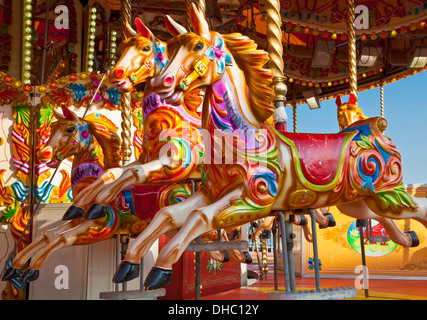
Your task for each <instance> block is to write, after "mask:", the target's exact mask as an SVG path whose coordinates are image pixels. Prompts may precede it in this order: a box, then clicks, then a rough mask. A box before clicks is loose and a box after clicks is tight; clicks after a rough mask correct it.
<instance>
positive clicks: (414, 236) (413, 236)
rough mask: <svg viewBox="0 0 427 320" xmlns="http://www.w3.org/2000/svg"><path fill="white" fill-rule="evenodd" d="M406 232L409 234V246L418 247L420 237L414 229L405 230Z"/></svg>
mask: <svg viewBox="0 0 427 320" xmlns="http://www.w3.org/2000/svg"><path fill="white" fill-rule="evenodd" d="M405 232H406V233H409V235H410V236H411V240H412V243H411V247H418V246H419V245H420V239H418V236H417V234H416V233H415V232H414V231H405Z"/></svg>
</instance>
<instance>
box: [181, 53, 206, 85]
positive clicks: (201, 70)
mask: <svg viewBox="0 0 427 320" xmlns="http://www.w3.org/2000/svg"><path fill="white" fill-rule="evenodd" d="M209 61H210V60H209V59H208V58H207V57H206V56H205V55H204V56H203V57H202V58H201V59H199V60H198V61H197V62H196V63H195V64H194V68H193V69H194V70H193V72H191V73H190V74H189V75H188V76H187V77H186V78H184V79H182V80H181V82H180V86H181V88H182V90H184V91H186V90H187V89H188V87H189V86H190V84H191V83H192V82H193V81H194V80H196V79H197V78H199V77H203V76H204V75H205V74H206V73H207V72H208V64H209Z"/></svg>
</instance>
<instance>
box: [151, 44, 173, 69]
mask: <svg viewBox="0 0 427 320" xmlns="http://www.w3.org/2000/svg"><path fill="white" fill-rule="evenodd" d="M153 51H154V63H155V64H156V65H158V66H159V67H160V68H161V69H164V68H165V67H166V65H167V64H168V63H169V60H168V59H167V58H166V54H165V46H164V44H163V43H161V42H158V43H156V44H154V46H153Z"/></svg>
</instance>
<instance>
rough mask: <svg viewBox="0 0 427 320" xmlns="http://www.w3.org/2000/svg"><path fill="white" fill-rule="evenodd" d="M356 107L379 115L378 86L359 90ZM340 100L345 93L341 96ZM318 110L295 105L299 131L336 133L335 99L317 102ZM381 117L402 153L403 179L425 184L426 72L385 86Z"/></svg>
mask: <svg viewBox="0 0 427 320" xmlns="http://www.w3.org/2000/svg"><path fill="white" fill-rule="evenodd" d="M358 98H359V107H361V108H362V109H363V111H364V113H365V115H367V116H368V117H377V116H380V88H375V89H371V90H367V91H363V92H359V94H358ZM342 101H343V102H347V101H348V96H344V97H342ZM320 106H321V108H320V109H315V110H310V108H309V107H308V105H306V104H301V105H299V106H298V114H297V120H298V132H312V133H315V132H318V133H332V132H338V121H337V106H336V104H335V100H334V99H331V100H327V101H321V102H320ZM286 111H287V114H288V129H289V131H292V128H293V116H292V107H287V108H286ZM384 117H385V118H386V119H387V122H388V128H387V130H386V131H385V134H386V136H388V137H389V138H391V139H392V140H393V141H394V143H395V144H396V145H397V148H398V149H399V151H400V153H401V154H402V162H403V182H404V183H405V184H415V183H427V72H426V71H424V72H421V73H418V74H415V75H413V76H410V77H407V78H406V79H403V80H400V81H396V82H394V83H390V84H387V85H385V86H384Z"/></svg>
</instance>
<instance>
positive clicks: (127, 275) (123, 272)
mask: <svg viewBox="0 0 427 320" xmlns="http://www.w3.org/2000/svg"><path fill="white" fill-rule="evenodd" d="M138 277H139V264H138V263H132V262H129V261H122V263H120V266H119V268H118V269H117V271H116V274H115V275H114V278H113V282H115V283H122V282H127V281H130V280H133V279H135V278H138Z"/></svg>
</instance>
